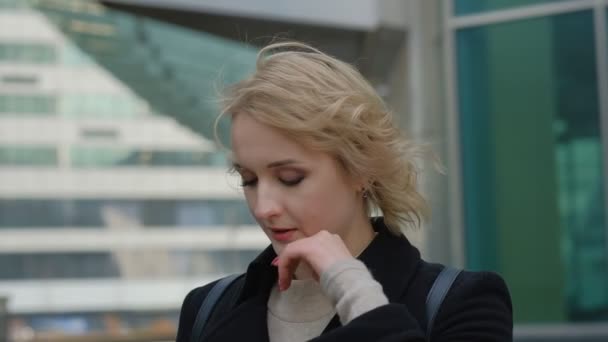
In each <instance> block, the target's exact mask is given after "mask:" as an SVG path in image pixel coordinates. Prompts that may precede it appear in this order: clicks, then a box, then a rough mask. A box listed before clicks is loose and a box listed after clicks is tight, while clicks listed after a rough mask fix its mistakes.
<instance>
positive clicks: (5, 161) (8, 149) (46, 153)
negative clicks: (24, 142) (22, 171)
mask: <svg viewBox="0 0 608 342" xmlns="http://www.w3.org/2000/svg"><path fill="white" fill-rule="evenodd" d="M57 163H58V162H57V150H56V149H55V148H52V147H26V146H7V145H4V146H0V166H56V165H57Z"/></svg>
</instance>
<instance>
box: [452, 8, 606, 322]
mask: <svg viewBox="0 0 608 342" xmlns="http://www.w3.org/2000/svg"><path fill="white" fill-rule="evenodd" d="M607 5H608V4H606V3H602V2H588V1H587V2H585V1H546V0H540V1H501V0H495V1H494V0H491V1H490V0H488V1H474V0H471V1H469V0H455V1H453V2H451V4H450V6H448V8H449V7H451V9H452V11H453V12H452V14H450V15H448V17H449V19H448V27H449V28H450V31H449V32H450V34H451V35H452V37H451V38H452V39H453V42H454V44H453V49H452V51H451V53H452V57H453V59H454V74H455V75H456V76H455V79H454V82H453V86H454V90H453V91H454V93H455V95H456V98H457V106H456V107H455V109H456V112H457V113H458V123H459V134H458V136H459V143H460V146H461V153H460V160H461V165H462V198H463V201H464V203H463V217H464V223H463V224H464V232H465V241H466V249H465V250H466V265H467V266H468V267H470V268H473V269H491V270H495V271H498V272H500V273H501V274H502V275H503V276H504V277H505V278H506V280H507V283H508V284H509V287H510V289H511V292H512V296H513V304H514V311H515V319H516V322H517V323H560V322H605V321H607V320H608V240H607V235H608V228H607V227H608V225H607V221H606V219H607V218H606V208H607V206H606V189H607V187H606V183H605V182H606V169H605V165H606V158H607V155H608V154H607V153H606V147H607V146H608V145H607V142H606V141H607V139H608V132H606V127H607V120H608V108H607V101H608V88H607V86H608V81H607V80H608V68H607V67H606V65H608V53H607V51H606V49H607V48H606V46H607V45H608V38H607V36H608V35H607V34H606V31H605V30H606V26H608V25H607V24H606V14H605V13H606V11H608V9H607V7H606V6H607Z"/></svg>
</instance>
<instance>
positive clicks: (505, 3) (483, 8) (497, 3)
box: [454, 0, 572, 15]
mask: <svg viewBox="0 0 608 342" xmlns="http://www.w3.org/2000/svg"><path fill="white" fill-rule="evenodd" d="M561 1H572V0H454V12H455V13H456V15H466V14H476V13H480V12H487V11H495V10H501V9H510V8H516V7H524V6H531V5H540V4H545V3H550V2H561Z"/></svg>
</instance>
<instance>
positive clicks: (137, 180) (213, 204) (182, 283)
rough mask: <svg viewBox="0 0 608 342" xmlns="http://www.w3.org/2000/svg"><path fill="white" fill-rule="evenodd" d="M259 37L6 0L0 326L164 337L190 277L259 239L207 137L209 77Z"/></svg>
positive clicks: (243, 56) (226, 79) (231, 73)
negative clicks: (3, 317)
mask: <svg viewBox="0 0 608 342" xmlns="http://www.w3.org/2000/svg"><path fill="white" fill-rule="evenodd" d="M255 53H256V50H255V49H253V48H251V47H249V46H247V45H245V44H241V43H235V42H231V41H228V40H225V39H221V38H217V37H214V36H211V35H206V34H204V33H196V32H193V31H191V30H187V29H183V28H180V27H178V26H175V25H170V24H166V23H162V22H160V21H155V20H152V19H148V18H145V17H139V16H135V15H130V14H126V13H121V12H117V11H113V10H111V9H108V8H106V7H104V6H102V5H101V4H99V3H98V2H96V1H88V0H83V1H80V0H77V1H73V0H57V1H29V0H27V1H26V0H0V245H1V246H2V247H0V296H6V295H8V296H9V312H10V314H11V318H10V320H9V334H10V336H12V337H10V338H12V339H9V340H11V341H12V340H15V341H27V340H29V339H31V338H32V337H33V336H37V337H38V338H49V339H50V340H53V341H62V340H64V339H63V337H64V336H65V335H94V334H99V333H102V334H105V335H114V334H125V333H128V334H133V333H141V334H144V336H152V337H150V338H155V339H157V340H158V339H163V340H170V339H172V338H173V336H174V333H175V329H176V322H177V313H178V310H179V305H180V304H181V300H182V299H183V297H184V296H185V295H186V293H187V291H188V290H189V289H191V288H193V287H195V286H200V285H202V284H204V283H206V282H208V281H210V280H213V279H215V278H218V277H220V276H222V275H224V274H229V273H237V272H243V271H244V270H245V268H246V267H247V265H248V263H249V262H250V261H251V260H252V259H253V258H254V256H255V255H257V254H258V253H259V252H260V250H261V249H262V248H264V247H265V246H266V244H267V241H266V240H265V238H263V239H260V235H262V236H263V233H262V232H261V231H259V229H257V227H255V222H254V221H253V219H252V218H251V215H250V214H249V212H248V209H247V206H246V203H245V202H244V200H243V199H242V196H241V194H240V193H239V191H238V186H236V181H235V180H234V179H232V176H231V175H229V174H228V173H227V172H226V171H227V166H228V161H227V158H226V154H225V152H223V151H220V150H218V149H217V148H215V147H214V145H213V143H212V140H213V134H212V132H213V127H212V124H213V120H214V117H215V116H216V115H217V113H218V109H217V105H216V95H217V89H219V88H221V87H222V84H225V83H230V82H233V81H234V80H236V79H238V78H241V77H243V76H244V75H245V74H246V73H247V72H249V71H250V70H251V68H252V65H253V63H254V61H255V59H254V58H255ZM219 133H220V135H222V133H225V127H222V126H220V127H219ZM104 179H105V180H107V183H105V184H107V185H108V186H104V185H103V184H102V183H104V182H106V181H104ZM119 183H120V184H122V185H114V184H119ZM210 184H211V185H214V186H213V187H209V185H210ZM218 184H219V185H218ZM47 186H49V189H47V190H43V191H34V192H32V191H30V190H28V189H32V188H34V189H35V188H46V187H47ZM121 187H123V188H124V187H126V188H127V191H122V190H120V188H121ZM211 188H213V189H215V190H211ZM113 189H116V190H117V191H115V190H113ZM243 234H244V235H243ZM40 236H45V237H47V238H46V241H39V239H40ZM73 236H80V237H83V240H82V241H80V242H76V243H75V244H73V245H70V244H69V243H67V244H66V243H65V242H66V241H69V240H71V239H74V237H73ZM125 236H127V237H125ZM129 236H130V237H129ZM134 236H135V240H134V241H135V244H133V245H129V244H128V243H124V241H121V240H124V239H126V238H131V239H133V237H134ZM184 237H185V238H184ZM188 237H191V239H194V240H195V241H201V242H202V244H201V245H200V246H198V245H196V244H195V243H191V242H189V241H188V240H189V239H188ZM34 240H36V241H39V242H37V243H34V242H33V241H34ZM43 240H44V238H43ZM165 240H166V241H165ZM237 240H238V241H237ZM87 241H88V242H87ZM235 241H237V242H235ZM91 286H93V287H94V288H95V290H94V291H95V293H96V297H98V298H97V299H96V298H91V296H88V299H87V296H85V295H84V293H85V292H86V291H87V290H86V289H87V288H89V289H91ZM93 297H95V296H93ZM36 298H39V299H40V298H43V299H40V300H36ZM134 301H135V302H134ZM0 330H2V329H0ZM33 334H35V335H33ZM146 334H148V335H146ZM28 336H29V337H28ZM62 336H63V337H62ZM0 339H2V338H1V337H0Z"/></svg>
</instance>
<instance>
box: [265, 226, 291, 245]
mask: <svg viewBox="0 0 608 342" xmlns="http://www.w3.org/2000/svg"><path fill="white" fill-rule="evenodd" d="M296 231H297V229H295V228H270V234H271V236H272V239H273V240H276V241H280V242H287V241H291V240H293V238H294V235H295V233H296Z"/></svg>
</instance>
